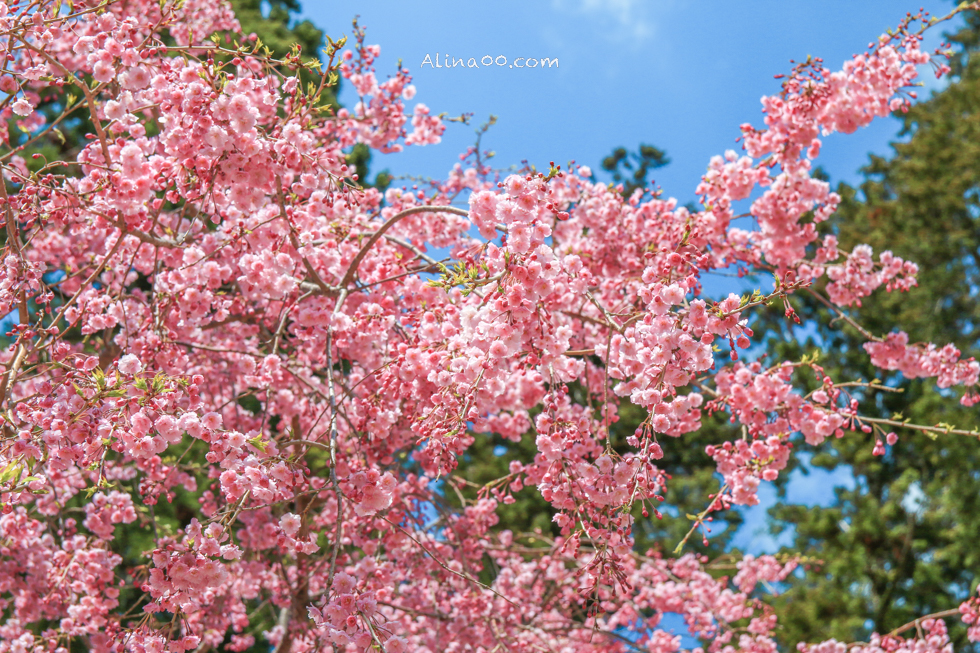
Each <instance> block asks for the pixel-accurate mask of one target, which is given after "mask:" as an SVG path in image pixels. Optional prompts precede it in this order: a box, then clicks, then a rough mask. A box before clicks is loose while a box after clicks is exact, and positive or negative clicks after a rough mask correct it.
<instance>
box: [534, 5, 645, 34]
mask: <svg viewBox="0 0 980 653" xmlns="http://www.w3.org/2000/svg"><path fill="white" fill-rule="evenodd" d="M552 5H553V6H554V7H555V9H557V10H559V11H563V12H575V13H579V14H586V15H588V16H589V17H590V18H599V19H600V20H601V21H602V22H604V23H606V24H605V25H603V27H611V28H612V30H607V31H606V36H608V37H610V38H613V39H616V40H619V39H622V38H624V37H625V38H629V39H631V40H632V41H633V43H634V44H638V43H640V42H642V41H645V40H647V39H648V38H650V37H651V36H653V34H654V32H655V25H654V24H653V23H652V22H651V21H650V20H649V17H648V16H647V15H646V8H647V7H648V6H649V3H647V2H644V1H643V0H552Z"/></svg>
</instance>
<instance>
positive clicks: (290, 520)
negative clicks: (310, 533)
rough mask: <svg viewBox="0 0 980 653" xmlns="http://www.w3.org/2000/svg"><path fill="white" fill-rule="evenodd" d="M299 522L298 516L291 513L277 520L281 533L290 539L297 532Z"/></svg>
mask: <svg viewBox="0 0 980 653" xmlns="http://www.w3.org/2000/svg"><path fill="white" fill-rule="evenodd" d="M300 524H301V520H300V518H299V515H294V514H293V513H291V512H287V513H286V514H285V515H283V516H282V517H280V518H279V528H281V529H282V531H283V533H285V534H286V535H288V536H290V537H292V536H293V535H295V534H296V532H297V531H298V530H299V527H300Z"/></svg>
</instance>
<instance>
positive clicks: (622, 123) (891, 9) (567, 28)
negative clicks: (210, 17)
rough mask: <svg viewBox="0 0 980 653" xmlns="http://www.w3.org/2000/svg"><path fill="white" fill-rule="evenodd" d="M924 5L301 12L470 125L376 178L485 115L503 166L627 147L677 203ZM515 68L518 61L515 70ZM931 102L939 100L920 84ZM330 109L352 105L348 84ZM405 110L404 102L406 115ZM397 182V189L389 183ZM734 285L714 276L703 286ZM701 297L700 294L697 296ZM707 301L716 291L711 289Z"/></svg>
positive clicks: (800, 478)
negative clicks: (377, 49)
mask: <svg viewBox="0 0 980 653" xmlns="http://www.w3.org/2000/svg"><path fill="white" fill-rule="evenodd" d="M920 6H921V7H924V8H925V9H926V10H928V11H929V12H930V13H932V14H933V15H936V16H942V15H945V14H946V13H948V12H949V11H950V10H951V9H952V8H953V6H954V3H953V2H950V1H948V0H926V1H925V2H923V0H917V2H912V1H908V2H907V1H905V0H860V1H857V0H821V1H819V2H804V1H802V0H739V1H738V2H722V1H721V0H700V1H697V2H695V1H694V0H536V1H527V0H525V1H523V2H514V1H513V0H497V1H495V2H483V3H478V2H471V1H466V0H452V1H450V0H425V1H415V2H410V3H409V2H400V3H396V2H390V1H382V0H345V1H343V2H340V1H336V0H306V2H305V3H304V5H303V10H304V11H303V14H302V15H303V16H304V17H306V18H309V19H311V20H312V21H313V22H314V23H315V24H316V25H317V26H318V27H320V28H322V29H324V30H325V31H326V32H327V33H328V34H330V35H331V36H333V37H334V38H337V37H339V36H341V35H343V34H348V35H349V34H350V33H351V28H350V24H351V20H352V19H353V18H354V16H355V15H358V16H360V24H361V25H362V26H364V27H366V29H367V42H368V43H377V44H380V45H381V58H380V60H379V61H378V65H377V69H378V74H379V77H381V78H382V79H383V78H385V77H386V76H387V75H388V74H390V73H391V72H392V71H394V70H395V67H396V65H397V62H398V61H399V60H401V61H402V63H403V65H405V66H406V67H407V68H408V69H409V71H410V72H411V73H412V74H413V76H414V84H415V86H416V87H417V90H418V94H417V95H416V97H415V98H414V100H413V102H412V103H414V102H422V103H424V104H426V105H427V106H428V107H429V108H430V109H431V110H432V111H433V112H434V113H442V112H445V113H447V114H448V115H451V116H456V115H459V114H461V113H464V112H465V113H472V114H474V117H473V124H472V125H471V126H464V125H459V124H451V125H450V126H449V128H448V130H447V132H446V135H445V136H444V138H443V142H442V143H441V144H439V145H434V146H427V147H423V148H417V147H412V148H408V150H407V151H405V152H403V153H399V154H394V155H385V156H376V159H375V160H374V162H373V164H372V169H373V170H374V171H377V170H381V169H384V168H387V169H388V170H389V171H390V172H391V173H393V174H395V175H396V176H397V175H414V176H423V177H442V176H445V174H446V172H447V171H448V170H449V169H450V168H451V167H452V166H453V164H454V163H456V162H457V161H458V156H459V154H460V153H461V152H463V151H464V150H465V149H466V148H467V147H468V146H470V145H472V144H473V142H474V139H475V136H474V128H475V126H477V125H479V124H481V123H482V122H484V121H485V120H486V119H487V118H488V117H489V116H490V114H495V115H496V116H498V122H497V124H496V125H495V126H494V127H493V128H491V130H490V132H489V133H488V134H487V136H486V137H485V138H484V141H483V146H484V148H486V149H491V150H494V151H495V152H496V157H495V159H494V161H495V165H496V166H497V167H501V168H507V167H509V166H511V165H520V163H521V161H523V160H525V159H526V160H528V161H529V162H531V163H533V164H535V165H536V166H537V167H539V168H542V167H546V166H547V164H548V162H549V161H552V160H553V161H555V162H556V163H561V164H563V165H564V164H565V163H566V162H568V161H569V160H575V161H576V162H577V163H579V164H584V165H589V166H591V167H592V168H593V169H595V170H598V168H599V162H600V161H601V160H602V158H603V157H604V156H606V155H607V154H609V152H610V151H611V150H612V148H613V147H616V146H620V145H622V146H626V147H628V148H635V147H636V146H637V145H638V144H639V143H646V144H650V145H655V146H657V147H660V148H661V149H664V150H666V151H667V154H668V156H669V157H670V159H671V163H670V165H669V166H667V167H666V168H663V169H661V170H658V171H656V172H655V177H656V184H657V185H659V186H660V187H662V188H663V190H664V193H665V194H666V195H667V196H671V197H676V198H677V199H678V200H680V202H681V203H686V202H688V201H691V200H694V199H695V196H694V189H695V187H696V186H697V183H698V180H699V179H700V176H701V174H702V173H703V172H704V170H705V167H706V165H707V162H708V160H709V159H710V157H711V156H713V155H715V154H721V153H723V152H724V151H725V150H726V149H738V146H737V144H736V143H735V139H736V138H737V137H738V136H739V130H738V126H739V125H740V124H741V123H744V122H751V123H754V124H756V125H760V124H761V112H760V103H759V100H760V98H761V97H762V96H763V95H770V94H774V93H777V92H778V91H779V82H778V81H777V80H775V79H774V78H773V76H774V75H776V74H781V73H785V72H787V71H788V70H789V69H790V68H791V64H790V60H791V59H794V60H797V61H800V60H803V59H805V58H806V56H807V55H808V54H809V55H813V56H818V57H822V58H823V59H824V61H825V63H826V65H827V66H828V67H830V68H831V69H839V68H840V66H841V64H842V63H843V62H844V61H845V60H846V59H848V58H850V56H851V55H852V54H854V53H856V52H861V51H863V50H864V49H865V48H866V47H867V45H868V44H869V42H870V41H872V40H873V39H874V38H876V37H877V36H878V35H879V34H881V33H883V32H884V31H885V30H886V29H887V28H889V27H895V26H896V25H897V23H898V21H899V20H900V19H901V18H902V17H903V16H904V15H905V12H906V11H915V10H917V9H918V8H919V7H920ZM956 24H957V23H955V22H954V23H952V24H951V23H946V24H945V26H940V27H939V28H938V29H937V28H934V29H933V30H931V31H930V32H929V33H928V35H927V38H926V41H925V46H926V49H927V50H929V51H931V50H932V49H934V48H935V47H936V46H937V45H938V44H939V43H940V42H941V40H942V33H943V31H944V30H951V29H955V25H956ZM437 53H438V59H439V61H440V62H443V63H444V61H445V57H446V55H450V56H451V57H454V58H462V59H464V60H468V59H469V58H470V57H472V58H474V59H475V60H476V62H477V63H479V62H480V61H481V60H482V59H483V57H484V56H487V55H489V57H492V58H497V57H500V56H503V57H506V58H507V62H508V63H507V64H506V65H504V66H497V65H492V66H483V65H480V67H479V68H466V67H457V68H440V69H436V68H435V67H433V66H430V65H425V66H423V65H422V64H423V62H424V61H425V60H426V57H427V56H428V57H429V60H431V61H435V60H436V55H437ZM518 57H524V58H525V59H527V58H531V57H533V58H537V59H541V58H543V57H549V58H557V59H558V62H559V63H558V66H557V67H554V66H552V67H550V68H543V67H542V66H540V65H539V66H538V67H537V68H534V69H529V68H523V69H522V68H513V67H511V65H512V64H513V63H514V62H515V60H516V59H517V58H518ZM522 63H524V64H525V65H526V61H525V62H522ZM923 72H924V79H923V81H924V82H925V84H926V87H925V89H924V91H925V92H922V91H920V97H921V96H923V95H927V94H928V91H929V90H936V89H939V88H941V86H942V84H941V83H940V82H937V81H936V80H935V78H934V77H933V76H932V74H931V72H929V71H927V70H924V71H923ZM341 101H342V102H343V103H344V104H346V105H353V104H354V102H355V101H356V97H355V96H354V94H353V93H351V89H350V88H349V86H348V87H347V88H345V89H344V91H343V92H342V93H341ZM410 104H411V103H410ZM898 128H899V123H898V121H897V120H894V119H891V118H888V119H882V120H879V121H876V122H875V123H873V124H872V125H871V126H870V127H868V128H865V129H863V130H860V131H859V132H857V133H856V134H852V135H848V136H842V135H834V136H831V137H828V138H827V139H825V140H824V147H823V152H822V154H821V157H820V159H819V160H818V163H819V165H821V166H822V167H823V168H824V169H825V170H826V171H827V172H828V173H829V174H830V175H831V179H832V182H834V183H836V182H838V181H847V182H850V183H855V182H857V181H859V180H860V176H859V174H858V171H859V169H860V167H861V166H862V165H864V164H866V163H867V162H868V155H869V153H877V154H886V153H888V151H889V143H890V142H891V141H893V140H895V139H896V137H897V132H898ZM402 183H408V182H402ZM726 283H728V284H734V283H736V282H734V281H733V280H730V279H729V280H725V278H716V280H715V281H714V284H713V285H718V286H719V288H720V284H726ZM709 284H710V282H709ZM719 288H715V290H716V291H717V290H718V289H719ZM853 484H854V479H853V478H852V477H851V475H850V472H849V470H847V469H838V470H835V471H834V472H827V471H825V470H812V471H811V473H810V474H809V475H807V474H805V473H803V472H802V471H797V472H794V473H793V475H792V477H791V482H790V485H789V490H788V499H789V500H790V501H791V502H798V503H805V504H808V505H818V504H819V505H828V504H829V503H830V502H831V501H832V499H833V492H832V488H833V487H835V486H843V487H853ZM761 499H762V501H763V502H762V504H761V505H760V506H756V507H754V508H751V509H748V510H746V511H745V516H746V519H747V521H746V524H745V525H744V526H743V528H742V529H741V530H740V532H739V533H738V534H737V536H736V545H737V546H739V547H740V548H743V549H746V550H748V551H750V552H753V553H760V552H763V551H771V550H774V549H775V548H776V547H777V546H778V544H780V543H781V542H777V540H775V539H773V538H772V536H770V535H768V533H766V528H765V525H766V518H765V510H766V508H768V507H769V506H771V505H772V504H773V503H774V502H775V501H776V496H775V491H774V490H773V489H772V488H771V487H770V488H767V489H764V490H763V492H762V493H761Z"/></svg>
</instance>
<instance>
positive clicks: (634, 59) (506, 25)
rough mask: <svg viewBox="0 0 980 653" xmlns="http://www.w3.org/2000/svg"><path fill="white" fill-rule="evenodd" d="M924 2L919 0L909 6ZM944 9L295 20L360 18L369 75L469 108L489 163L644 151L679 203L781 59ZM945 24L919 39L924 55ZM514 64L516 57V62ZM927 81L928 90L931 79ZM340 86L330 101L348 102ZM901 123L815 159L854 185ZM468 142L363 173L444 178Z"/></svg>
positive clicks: (331, 5)
mask: <svg viewBox="0 0 980 653" xmlns="http://www.w3.org/2000/svg"><path fill="white" fill-rule="evenodd" d="M917 2H918V3H921V2H922V0H917ZM920 6H924V7H925V9H927V10H929V11H930V12H932V13H933V14H934V15H945V14H946V13H948V11H949V10H950V9H952V7H953V6H954V4H953V3H952V2H949V1H948V0H928V1H926V2H925V3H924V5H923V4H917V3H916V2H913V1H911V0H910V1H905V0H886V1H883V0H877V1H876V0H860V1H855V0H846V1H841V0H821V1H820V2H803V1H802V0H778V1H771V0H766V1H762V0H739V2H721V1H720V0H702V1H698V2H695V1H693V0H686V1H681V0H536V1H533V2H528V1H524V2H514V1H512V0H503V1H501V0H497V1H495V2H483V3H478V2H469V1H460V0H453V1H449V0H429V1H416V2H410V3H408V2H406V3H396V2H383V1H381V0H360V1H357V0H354V1H351V0H346V1H344V2H338V1H335V0H306V2H305V3H304V6H303V9H304V12H303V15H304V16H305V17H308V18H310V19H311V20H313V21H314V22H315V23H316V24H317V25H318V26H319V27H321V28H323V29H325V30H326V31H327V33H329V34H331V35H332V36H334V37H335V38H336V37H338V36H340V35H341V34H350V32H351V29H350V21H351V19H352V18H353V17H354V16H355V15H359V16H360V24H361V25H362V26H364V27H366V28H367V41H368V42H369V43H378V44H380V45H381V59H380V61H379V63H378V73H379V76H380V77H381V78H384V77H385V76H387V75H388V74H389V73H390V72H391V71H393V70H394V69H395V66H396V64H397V62H398V60H401V61H402V62H403V63H404V65H405V66H406V67H407V68H408V69H409V70H410V72H411V73H412V74H413V75H414V78H415V80H414V83H415V85H416V87H417V89H418V95H417V96H416V97H415V99H414V102H422V103H425V104H426V105H428V106H429V108H430V109H431V110H432V111H433V112H435V113H441V112H446V113H447V114H449V115H452V116H456V115H459V114H461V113H464V112H466V113H473V114H474V119H473V120H474V123H476V124H479V123H482V122H483V121H485V120H486V118H487V117H488V116H489V115H490V114H495V115H497V116H498V117H499V120H498V123H497V124H496V125H495V126H494V127H493V128H492V129H491V131H490V133H489V134H488V135H487V137H486V138H485V141H484V144H485V147H487V148H489V149H492V150H494V151H495V152H496V153H497V156H496V165H497V166H499V167H507V166H510V165H515V164H516V165H519V164H520V163H521V161H522V160H524V159H527V160H528V161H530V162H531V163H533V164H535V165H536V166H538V167H539V168H540V167H543V166H547V163H548V161H551V160H554V161H555V162H557V163H561V164H565V163H566V162H568V161H569V160H572V159H574V160H575V161H576V162H577V163H579V164H585V165H589V166H592V167H593V168H594V169H598V167H599V162H600V161H601V159H602V158H603V157H604V156H605V155H607V154H608V153H609V152H610V151H611V149H612V148H613V147H615V146H619V145H623V146H626V147H630V148H633V147H635V146H636V145H637V144H639V143H641V142H643V143H647V144H652V145H656V146H657V147H660V148H662V149H665V150H666V151H667V153H668V155H669V156H670V158H671V160H672V163H671V164H670V165H669V166H668V167H667V168H664V169H662V170H659V171H657V172H656V182H657V184H658V185H659V186H661V187H662V188H663V190H664V192H665V194H666V195H668V196H673V197H677V198H678V199H679V200H680V201H681V203H685V202H687V201H690V200H693V199H694V188H695V187H696V185H697V182H698V179H699V177H700V175H701V174H702V173H703V172H704V170H705V167H706V165H707V162H708V160H709V158H710V157H711V156H712V155H714V154H720V153H722V152H724V150H726V149H729V148H737V145H736V143H735V139H736V138H737V137H738V136H739V130H738V125H739V124H741V123H743V122H753V123H755V124H760V123H761V113H760V104H759V100H760V98H761V97H762V96H763V95H766V94H773V93H776V92H778V90H779V82H778V81H777V80H775V79H773V75H775V74H779V73H785V72H787V71H788V70H789V68H790V67H791V64H790V63H789V60H790V59H795V60H797V61H799V60H803V59H805V58H806V56H807V55H808V54H812V55H814V56H820V57H823V59H824V60H825V62H826V63H827V65H828V66H829V67H831V68H832V69H837V68H839V67H840V65H841V64H842V63H843V62H844V60H845V59H847V58H849V57H850V55H852V54H853V53H855V52H860V51H862V50H863V49H864V48H865V47H866V46H867V45H868V43H869V42H870V41H871V40H872V39H874V38H875V37H876V36H877V35H879V34H881V33H882V32H884V30H885V29H886V28H888V27H894V26H896V24H897V23H898V21H899V20H900V19H901V18H902V17H903V16H904V15H905V12H906V11H910V10H911V11H914V10H916V9H918V7H920ZM941 32H942V28H940V29H934V30H933V31H932V32H930V36H929V37H927V41H926V45H928V46H930V49H931V48H933V47H935V46H936V45H938V43H939V42H940V40H941ZM436 53H439V60H440V61H444V57H445V56H446V55H447V54H448V55H451V56H453V57H456V58H462V59H469V58H470V57H473V58H474V59H476V60H477V62H479V61H480V60H481V59H482V58H483V57H484V56H486V55H489V56H490V57H494V58H496V57H498V56H503V57H506V58H507V60H508V64H507V65H506V66H501V67H498V66H496V65H493V66H489V67H484V66H481V67H480V68H475V69H474V68H464V67H458V68H449V69H446V68H442V69H436V68H434V67H432V66H429V65H426V66H424V67H423V66H422V65H421V64H422V63H423V61H424V60H425V58H426V56H427V55H428V56H429V57H430V59H432V60H435V58H436ZM517 57H525V58H529V57H534V58H541V57H551V58H557V59H558V61H559V64H558V67H557V68H555V67H551V68H547V69H545V68H543V67H541V66H539V67H537V68H535V69H528V68H524V69H519V68H511V67H510V65H512V64H513V62H514V61H515V60H516V59H517ZM522 63H523V62H522ZM935 85H936V84H935V82H934V81H933V82H932V83H931V86H935ZM350 90H351V89H350V88H347V89H346V91H347V92H345V93H342V94H341V100H342V101H344V102H345V103H347V104H353V102H354V101H355V100H354V96H353V94H352V93H350ZM896 131H897V121H895V120H892V119H885V120H881V121H879V122H877V123H875V124H873V125H872V126H871V127H869V128H866V129H864V130H861V131H860V132H858V133H857V134H854V135H850V136H836V137H833V136H832V137H830V138H828V139H826V141H825V146H824V154H823V155H822V156H821V159H820V161H819V163H820V164H821V165H822V166H823V167H824V168H825V169H826V170H827V171H828V172H829V173H830V174H831V176H832V178H833V179H834V180H835V181H836V180H846V181H852V182H853V181H856V180H857V179H858V175H857V171H858V169H859V168H860V167H861V166H862V165H863V164H865V163H866V162H867V160H868V153H869V152H876V153H885V152H887V150H888V143H889V141H890V140H893V139H894V138H895V135H896ZM473 142H474V134H473V127H472V126H470V127H468V126H464V125H458V124H453V125H451V126H450V127H449V129H448V130H447V133H446V136H445V137H444V139H443V142H442V143H441V144H440V145H437V146H428V147H424V148H414V147H413V148H409V149H408V150H407V151H406V152H404V153H401V154H397V155H389V156H384V157H379V159H378V160H377V161H376V162H375V164H374V166H373V167H374V169H375V170H379V169H381V168H388V169H389V170H390V171H391V172H393V173H395V174H396V175H399V174H412V175H421V176H431V177H438V176H444V175H445V173H446V171H447V170H448V169H449V168H450V167H451V166H452V165H453V164H454V163H455V162H456V161H457V156H458V154H459V153H460V152H462V151H463V150H464V149H465V148H466V147H467V146H469V145H471V144H472V143H473Z"/></svg>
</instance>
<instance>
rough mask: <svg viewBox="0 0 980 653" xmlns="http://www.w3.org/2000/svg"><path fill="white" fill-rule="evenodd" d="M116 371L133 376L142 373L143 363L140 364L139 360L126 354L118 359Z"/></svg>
mask: <svg viewBox="0 0 980 653" xmlns="http://www.w3.org/2000/svg"><path fill="white" fill-rule="evenodd" d="M118 369H119V372H120V374H125V375H126V376H133V375H136V374H139V373H140V372H141V371H143V363H141V362H140V359H139V358H137V357H136V356H134V355H133V354H126V355H125V356H123V357H122V358H120V359H119V365H118Z"/></svg>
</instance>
